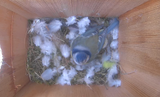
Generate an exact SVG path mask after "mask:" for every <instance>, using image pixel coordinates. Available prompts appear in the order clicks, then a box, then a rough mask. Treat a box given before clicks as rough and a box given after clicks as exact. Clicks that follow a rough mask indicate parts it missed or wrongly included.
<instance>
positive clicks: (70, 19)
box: [66, 16, 76, 26]
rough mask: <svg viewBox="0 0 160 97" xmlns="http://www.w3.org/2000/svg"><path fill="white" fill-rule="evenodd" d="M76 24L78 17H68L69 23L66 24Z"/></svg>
mask: <svg viewBox="0 0 160 97" xmlns="http://www.w3.org/2000/svg"><path fill="white" fill-rule="evenodd" d="M74 23H76V17H75V16H71V17H68V18H67V22H66V24H67V25H68V26H69V25H72V24H74Z"/></svg>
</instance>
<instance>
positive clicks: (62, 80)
mask: <svg viewBox="0 0 160 97" xmlns="http://www.w3.org/2000/svg"><path fill="white" fill-rule="evenodd" d="M57 84H60V85H71V82H70V78H69V76H68V70H66V69H64V70H63V73H62V75H61V76H60V77H59V78H58V80H57Z"/></svg>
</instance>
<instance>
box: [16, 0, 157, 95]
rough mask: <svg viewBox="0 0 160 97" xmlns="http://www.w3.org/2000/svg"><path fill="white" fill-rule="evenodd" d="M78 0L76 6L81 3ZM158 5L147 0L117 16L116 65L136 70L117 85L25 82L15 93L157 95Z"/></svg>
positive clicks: (153, 1)
mask: <svg viewBox="0 0 160 97" xmlns="http://www.w3.org/2000/svg"><path fill="white" fill-rule="evenodd" d="M75 2H76V1H75ZM78 2H79V3H76V4H77V6H78V4H82V2H81V1H78ZM80 2H81V3H80ZM93 2H94V1H93ZM106 2H107V1H106ZM115 3H116V2H115ZM117 4H118V1H117ZM108 5H111V3H110V4H108ZM112 5H113V4H112ZM118 5H123V4H122V3H120V4H118ZM159 7H160V1H158V0H151V1H148V2H146V3H144V4H142V5H140V6H139V7H136V8H134V9H132V10H131V11H129V12H127V13H125V14H123V15H121V16H120V28H119V30H120V32H119V52H120V65H121V66H122V67H123V69H124V70H125V71H126V72H132V71H134V70H136V71H135V73H133V74H130V75H123V74H122V75H121V80H122V86H121V87H119V88H108V89H107V90H106V88H105V87H104V86H91V88H92V89H90V88H89V87H87V86H83V85H77V86H59V85H53V86H47V85H40V84H35V83H29V84H28V85H27V86H26V87H24V88H23V89H21V90H20V91H19V92H18V93H17V95H16V96H15V97H160V85H159V83H160V77H159V76H160V65H159V64H160V61H159V60H160V57H159V55H160V50H159V48H160V45H159V44H160V41H159V38H160V35H159V31H160V18H159V17H160V10H159ZM75 8H76V7H75ZM81 9H85V8H82V7H81ZM81 9H80V10H81ZM76 10H78V9H76ZM73 12H74V11H73ZM74 13H76V12H74ZM84 13H85V12H84ZM107 14H108V13H107ZM64 15H65V14H64ZM93 16H94V15H93Z"/></svg>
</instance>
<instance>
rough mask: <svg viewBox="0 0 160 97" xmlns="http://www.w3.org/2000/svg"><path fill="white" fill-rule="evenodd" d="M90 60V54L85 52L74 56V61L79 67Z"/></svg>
mask: <svg viewBox="0 0 160 97" xmlns="http://www.w3.org/2000/svg"><path fill="white" fill-rule="evenodd" d="M89 59H90V54H87V53H86V52H83V51H81V52H77V53H75V54H73V60H74V62H75V63H76V64H77V65H84V64H86V63H87V62H88V61H89Z"/></svg>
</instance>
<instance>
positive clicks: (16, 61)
mask: <svg viewBox="0 0 160 97" xmlns="http://www.w3.org/2000/svg"><path fill="white" fill-rule="evenodd" d="M12 18H13V20H12V21H13V22H12V25H13V26H12V48H13V49H12V52H13V55H12V56H13V68H14V76H15V80H14V83H15V86H16V88H17V91H16V92H18V91H19V90H20V89H21V88H22V87H23V86H24V85H25V84H27V83H28V81H29V78H28V75H27V72H26V63H27V62H26V60H27V45H26V41H27V23H28V21H27V19H25V18H24V17H22V16H20V15H18V14H15V13H14V14H13V16H12Z"/></svg>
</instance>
